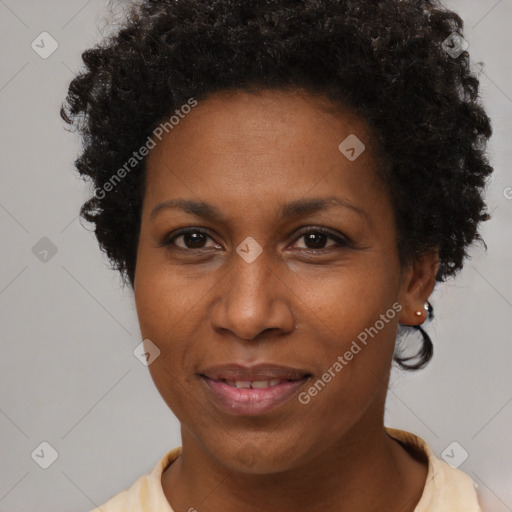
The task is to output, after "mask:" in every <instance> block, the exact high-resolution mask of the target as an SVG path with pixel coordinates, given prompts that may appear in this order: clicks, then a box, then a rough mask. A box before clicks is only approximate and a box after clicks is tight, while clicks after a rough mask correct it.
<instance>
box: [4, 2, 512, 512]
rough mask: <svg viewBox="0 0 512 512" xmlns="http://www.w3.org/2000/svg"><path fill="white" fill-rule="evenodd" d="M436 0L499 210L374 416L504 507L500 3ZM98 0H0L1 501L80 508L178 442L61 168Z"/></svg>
mask: <svg viewBox="0 0 512 512" xmlns="http://www.w3.org/2000/svg"><path fill="white" fill-rule="evenodd" d="M115 5H117V7H119V6H120V5H121V3H120V2H119V3H117V4H115ZM445 5H447V7H450V8H453V9H454V10H456V11H457V12H459V14H461V16H462V18H463V19H464V20H465V23H466V33H465V35H466V39H467V41H468V42H469V45H470V47H469V50H470V53H471V56H472V61H474V62H475V63H476V62H478V61H480V60H482V61H483V62H485V67H484V68H483V69H481V70H480V73H481V74H480V78H481V81H482V97H483V100H484V103H485V105H486V107H487V109H488V112H489V114H490V116H491V118H492V120H493V127H494V136H493V138H492V140H491V144H490V146H489V154H490V157H491V163H492V164H493V165H494V166H495V169H496V171H495V175H494V177H493V180H492V182H491V183H490V186H489V190H488V202H489V205H490V210H491V212H492V214H493V219H492V221H491V222H488V223H486V224H485V226H484V227H483V231H482V233H483V236H484V239H485V240H486V242H487V245H488V252H487V253H485V251H484V250H483V249H482V248H479V247H476V248H475V249H474V250H473V251H472V259H471V261H469V262H468V263H467V265H466V267H465V269H464V270H463V272H462V274H461V275H460V276H459V277H458V278H457V279H456V280H454V281H450V282H449V283H447V284H445V285H442V287H440V288H439V289H437V290H436V291H435V293H434V296H433V301H432V302H433V304H434V306H435V309H436V313H437V318H436V319H435V321H434V322H433V324H432V326H431V327H430V332H431V334H432V337H433V339H434V341H435V347H436V353H435V357H434V360H433V361H432V362H431V364H430V365H429V366H428V367H427V369H425V370H424V371H421V372H419V373H416V374H405V373H400V372H397V371H394V372H393V375H392V383H391V389H390V391H389V397H388V403H387V413H386V425H388V426H392V427H396V428H401V429H405V430H409V431H411V432H414V433H416V434H417V435H420V436H421V437H423V438H424V439H425V440H427V442H428V443H429V444H430V446H431V447H432V449H433V450H434V452H435V453H436V455H437V456H438V457H440V456H441V454H442V452H443V450H444V449H445V448H446V447H447V446H448V445H450V443H452V442H453V441H457V442H458V443H459V444H460V445H461V446H462V447H463V448H464V449H465V450H466V451H467V452H468V453H469V457H468V458H467V460H466V461H465V462H464V463H463V464H462V465H461V466H460V468H461V469H462V470H463V471H465V472H467V473H468V474H469V475H470V476H471V477H472V478H473V479H474V480H475V481H476V482H477V483H478V485H479V489H480V491H481V494H482V496H483V502H484V504H485V508H486V509H487V510H493V511H500V512H501V511H507V510H511V511H512V486H511V484H512V471H511V466H512V464H511V462H510V461H511V459H512V437H511V435H510V432H512V429H511V426H512V385H511V383H512V382H511V371H510V362H511V356H512V348H511V347H512V345H511V338H512V327H511V322H510V320H511V318H512V272H511V270H510V263H511V262H512V231H511V229H510V227H511V220H512V199H507V197H506V196H507V195H508V197H512V189H508V188H507V187H512V174H511V172H510V162H511V161H512V152H511V149H510V148H511V146H512V145H511V144H510V141H511V140H512V130H511V119H512V65H511V60H510V55H509V52H510V48H511V47H512V38H511V34H510V24H511V22H512V0H500V1H497V0H471V1H468V0H464V1H462V0H450V1H448V2H446V3H445ZM107 7H108V6H107V2H104V1H103V2H102V1H100V0H89V1H85V0H80V1H78V0H73V1H70V0H45V1H44V2H39V1H35V0H34V1H30V0H0V42H1V48H2V50H1V66H0V112H1V117H0V140H1V156H2V157H1V166H2V171H1V173H0V233H1V247H2V250H1V255H0V263H1V264H0V321H1V328H2V334H1V355H0V393H1V394H0V511H9V512H16V511H24V512H26V511H30V510H33V511H36V510H37V511H39V512H42V511H50V510H51V511H53V512H58V511H69V510H82V511H85V510H90V509H91V508H93V507H94V506H95V505H99V504H101V503H103V502H105V501H106V500H107V499H108V498H110V497H111V496H113V495H114V494H116V493H117V492H119V491H121V490H122V489H124V488H126V487H128V486H129V485H131V483H133V482H134V481H135V480H136V479H137V478H138V477H139V476H140V475H142V474H144V473H147V472H149V471H150V470H151V469H152V468H153V466H154V465H155V464H156V462H157V461H158V460H159V459H160V457H162V456H163V454H164V453H165V452H167V451H168V450H169V449H171V448H173V447H175V446H178V445H179V444H180V438H179V428H178V422H177V420H176V419H175V418H174V416H173V415H172V413H171V412H170V411H169V410H168V409H167V406H166V405H165V404H164V402H163V401H162V400H161V398H160V396H159V395H158V393H157V391H156V389H154V387H153V383H152V381H151V378H150V376H149V372H148V370H147V368H146V367H144V366H143V365H142V364H141V363H140V362H139V361H138V360H137V359H136V358H135V357H134V355H133V349H134V348H135V347H136V346H137V345H138V344H139V343H140V341H141V339H140V332H139V329H138V324H137V319H136V314H135V309H134V304H133V296H132V293H131V292H130V290H129V289H125V290H123V289H122V288H121V286H120V280H119V278H118V276H117V274H115V273H114V272H112V271H111V270H109V268H108V264H107V261H106V259H105V258H104V257H103V255H102V254H101V253H100V251H99V250H98V247H97V245H96V241H95V238H94V236H93V234H92V233H91V232H89V231H87V230H86V229H84V227H82V226H81V225H80V223H79V221H78V217H77V213H78V209H79V207H80V205H81V204H82V202H83V201H84V200H85V199H86V198H87V197H88V194H89V192H90V190H89V189H88V188H87V187H86V186H85V185H84V184H83V182H82V181H81V180H80V179H79V178H78V177H77V175H76V174H75V172H74V169H73V160H74V159H75V157H76V156H77V154H78V151H79V147H80V146H79V141H78V138H77V136H76V134H71V133H69V132H67V131H65V129H64V123H63V122H62V121H61V119H60V117H59V106H60V104H61V102H62V101H63V99H64V97H65V94H66V90H67V86H68V83H69V80H71V78H72V77H73V74H74V73H75V72H76V71H77V70H78V69H79V68H80V67H81V59H80V54H81V52H82V51H83V50H84V49H86V48H87V47H89V46H91V45H92V44H93V43H94V42H95V41H97V40H98V37H99V34H100V33H101V31H102V33H106V30H105V26H104V22H103V20H104V18H105V15H106V14H107ZM114 28H115V26H114ZM108 30H110V29H108ZM43 31H47V32H49V33H50V34H51V36H52V37H53V38H55V40H56V41H57V42H58V44H59V47H58V49H57V50H56V51H55V53H53V54H52V55H51V56H50V57H49V58H47V59H43V58H41V57H40V56H39V55H38V54H37V53H36V52H35V51H34V50H33V49H32V48H31V43H32V41H34V40H35V39H36V38H37V37H38V36H39V34H40V33H41V32H43ZM45 47H46V48H48V46H47V45H46V43H45ZM507 190H509V192H510V193H509V194H507V193H506V191H507ZM43 237H47V238H48V239H49V240H51V242H52V243H53V244H54V245H55V247H56V249H57V252H56V254H55V255H53V256H52V253H51V252H50V253H49V254H48V255H47V256H46V259H47V261H46V262H44V261H41V260H40V258H41V257H42V256H41V255H42V254H43V253H41V254H39V257H37V256H36V254H34V252H33V250H32V249H33V247H34V246H35V245H36V244H37V243H38V242H39V243H40V244H45V243H46V244H48V242H40V240H41V238H43ZM36 247H39V246H36ZM36 252H37V251H36ZM43 441H46V442H48V443H50V445H51V446H53V447H54V449H55V450H56V451H57V452H58V458H57V460H56V461H55V462H54V463H53V464H52V465H51V466H50V467H49V468H48V469H42V468H41V467H40V466H39V465H38V464H36V462H35V461H34V460H33V459H32V457H31V453H32V452H33V451H34V449H35V448H36V447H38V446H39V445H40V443H41V442H43ZM457 450H458V451H457ZM460 450H461V449H460V448H456V450H455V452H456V455H457V456H459V455H460V453H461V452H460ZM46 453H49V452H48V451H47V452H46ZM45 456H46V455H45Z"/></svg>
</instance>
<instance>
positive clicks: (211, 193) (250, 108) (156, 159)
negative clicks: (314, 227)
mask: <svg viewBox="0 0 512 512" xmlns="http://www.w3.org/2000/svg"><path fill="white" fill-rule="evenodd" d="M372 139H373V137H372V134H371V130H370V129H369V127H368V126H367V125H366V123H365V122H364V120H363V119H361V118H360V117H358V116H357V115H356V114H355V113H354V111H353V110H351V109H349V108H346V109H344V108H342V107H339V106H335V105H333V104H332V103H331V102H329V101H328V100H327V99H324V98H322V97H315V96H312V95H309V94H308V93H306V92H304V91H293V92H285V91H262V92H258V93H245V92H242V91H229V92H221V93H216V94H213V95H211V96H210V97H208V98H207V99H206V100H203V101H201V102H199V103H198V105H197V106H196V107H195V108H194V109H193V110H192V111H191V112H190V113H188V114H187V115H183V116H182V118H181V119H180V120H179V123H178V124H176V125H175V126H174V127H173V129H172V130H170V131H169V133H166V134H164V135H163V137H162V140H161V141H160V142H158V143H157V146H156V147H155V148H154V149H153V150H151V152H150V154H149V155H148V159H147V165H146V169H147V176H146V194H147V195H148V198H146V199H147V200H148V201H149V202H156V201H164V200H168V199H171V198H173V197H183V196H184V195H185V196H187V197H190V198H191V196H195V198H196V199H197V198H201V199H203V200H207V198H208V199H209V202H212V201H214V200H215V199H217V200H218V199H219V198H221V199H223V200H224V201H222V202H224V203H228V202H231V203H232V202H233V201H235V202H236V201H246V203H247V204H249V202H250V203H254V202H256V203H258V202H260V203H261V202H267V203H268V202H270V201H271V200H273V199H276V198H281V197H283V196H286V195H288V196H290V198H297V197H300V196H304V195H307V194H308V191H311V193H312V194H313V195H315V196H318V195H319V194H325V193H327V192H329V193H330V192H333V191H335V189H338V190H340V191H342V192H344V193H345V195H347V194H348V195H353V194H354V193H356V192H357V190H358V189H359V191H360V192H363V191H364V190H365V189H366V188H371V187H374V188H375V187H376V186H377V187H379V183H378V180H376V172H375V169H376V159H375V157H374V155H373V148H372ZM340 145H341V146H340ZM347 150H349V152H348V153H347ZM350 151H352V152H350ZM354 151H355V152H356V153H355V156H356V158H355V159H353V156H354ZM379 188H380V187H379ZM356 195H357V194H356Z"/></svg>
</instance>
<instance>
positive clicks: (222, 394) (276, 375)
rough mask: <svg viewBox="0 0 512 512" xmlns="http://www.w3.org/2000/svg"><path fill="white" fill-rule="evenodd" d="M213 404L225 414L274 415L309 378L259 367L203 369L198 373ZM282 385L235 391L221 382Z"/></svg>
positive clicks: (286, 369)
mask: <svg viewBox="0 0 512 512" xmlns="http://www.w3.org/2000/svg"><path fill="white" fill-rule="evenodd" d="M199 376H200V377H201V380H202V381H203V382H204V383H205V384H206V388H207V389H208V390H209V392H210V395H211V397H212V399H213V401H214V402H215V403H216V405H218V406H219V407H220V408H221V409H222V410H224V411H225V412H227V413H229V414H233V415H241V416H257V415H261V414H266V413H269V412H271V411H274V410H275V409H277V408H278V407H280V406H282V405H284V404H285V403H286V402H288V401H289V400H290V399H291V398H292V397H293V396H295V395H296V394H297V391H298V390H299V389H300V388H301V387H302V386H303V385H304V384H305V382H306V381H307V380H308V379H309V378H310V377H311V374H310V373H309V372H308V371H306V370H303V369H298V368H292V367H289V366H280V365H276V364H271V363H261V364H257V365H254V366H250V367H248V366H244V365H240V364H227V365H221V366H213V367H209V368H206V369H205V370H203V371H201V372H200V373H199ZM274 379H279V380H282V382H279V383H278V384H276V385H274V386H271V387H266V388H237V387H233V386H232V385H229V384H227V382H225V381H266V380H274Z"/></svg>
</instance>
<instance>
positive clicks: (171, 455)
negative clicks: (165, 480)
mask: <svg viewBox="0 0 512 512" xmlns="http://www.w3.org/2000/svg"><path fill="white" fill-rule="evenodd" d="M180 454H181V447H178V448H174V449H173V450H171V451H170V452H168V453H166V454H165V455H164V456H163V457H162V458H161V459H160V460H159V461H158V463H157V465H156V466H155V467H154V469H153V470H152V471H151V473H148V474H147V475H143V476H141V477H140V478H139V479H137V480H136V481H135V482H134V483H133V484H132V485H131V486H130V487H128V488H127V489H125V490H124V491H121V492H120V493H119V494H116V495H115V496H113V497H112V498H110V499H109V500H108V501H107V502H106V503H104V504H103V505H101V506H100V507H97V508H95V509H94V510H92V511H91V512H125V511H126V510H129V511H130V512H146V511H152V512H173V511H172V509H171V507H170V505H169V502H168V501H167V499H166V497H165V494H164V492H163V489H162V483H161V477H162V473H163V471H164V470H165V468H166V467H167V466H169V464H171V463H172V462H173V461H174V460H175V459H176V458H177V457H178V456H179V455H180Z"/></svg>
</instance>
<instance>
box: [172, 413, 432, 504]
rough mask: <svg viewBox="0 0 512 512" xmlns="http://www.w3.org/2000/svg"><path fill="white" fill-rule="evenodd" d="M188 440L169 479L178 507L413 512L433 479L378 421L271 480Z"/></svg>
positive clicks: (360, 427)
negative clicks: (242, 469) (241, 469)
mask: <svg viewBox="0 0 512 512" xmlns="http://www.w3.org/2000/svg"><path fill="white" fill-rule="evenodd" d="M381 421H382V420H381ZM182 438H183V451H182V456H181V457H180V458H178V459H177V460H176V462H174V463H173V464H171V465H170V466H169V467H168V468H167V470H166V471H165V472H164V474H163V475H162V486H163V489H164V493H165V495H166V497H167V500H168V501H169V503H170V504H171V506H172V507H173V508H174V510H193V509H196V510H198V511H199V512H210V511H218V510H223V511H224V512H235V511H239V510H244V512H256V511H258V512H259V511H261V510H279V511H280V512H292V511H293V512H296V511H297V510H301V511H304V512H308V511H313V510H315V511H317V510H322V509H324V510H332V511H336V512H348V511H350V512H352V511H353V510H365V511H368V512H370V511H374V510H375V511H379V512H380V511H381V510H382V507H383V505H385V507H386V509H388V510H400V511H401V512H410V511H411V512H412V511H413V510H414V508H415V506H416V504H417V502H418V501H419V499H420V497H421V492H422V490H423V487H424V484H425V479H426V474H427V467H426V465H425V464H424V463H421V462H418V461H416V460H415V459H414V458H413V457H412V456H411V455H410V454H409V453H408V452H407V451H406V450H405V448H404V447H403V446H402V445H401V444H400V443H399V442H398V441H396V440H394V439H392V438H391V437H390V436H389V435H388V434H387V433H386V431H385V429H384V426H383V424H382V422H381V423H380V424H379V423H377V422H375V419H373V421H368V422H366V423H358V424H357V425H355V426H354V428H352V429H351V430H349V431H348V432H346V434H345V435H344V436H343V437H342V438H341V439H340V440H339V441H338V442H337V443H336V445H335V446H330V447H329V449H327V450H325V451H321V452H319V453H315V455H314V456H313V457H311V458H309V459H308V462H307V464H304V465H302V466H298V467H294V468H293V469H289V470H286V471H281V472H278V473H272V474H264V475H261V474H251V473H242V472H233V471H230V470H229V469H227V468H226V467H225V466H222V465H220V464H219V462H218V461H217V460H215V459H214V458H213V457H211V456H210V455H209V454H208V452H206V451H205V450H204V448H203V447H202V446H201V445H199V444H198V443H197V441H196V439H195V438H193V437H192V436H190V435H189V434H187V432H186V431H183V432H182Z"/></svg>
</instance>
